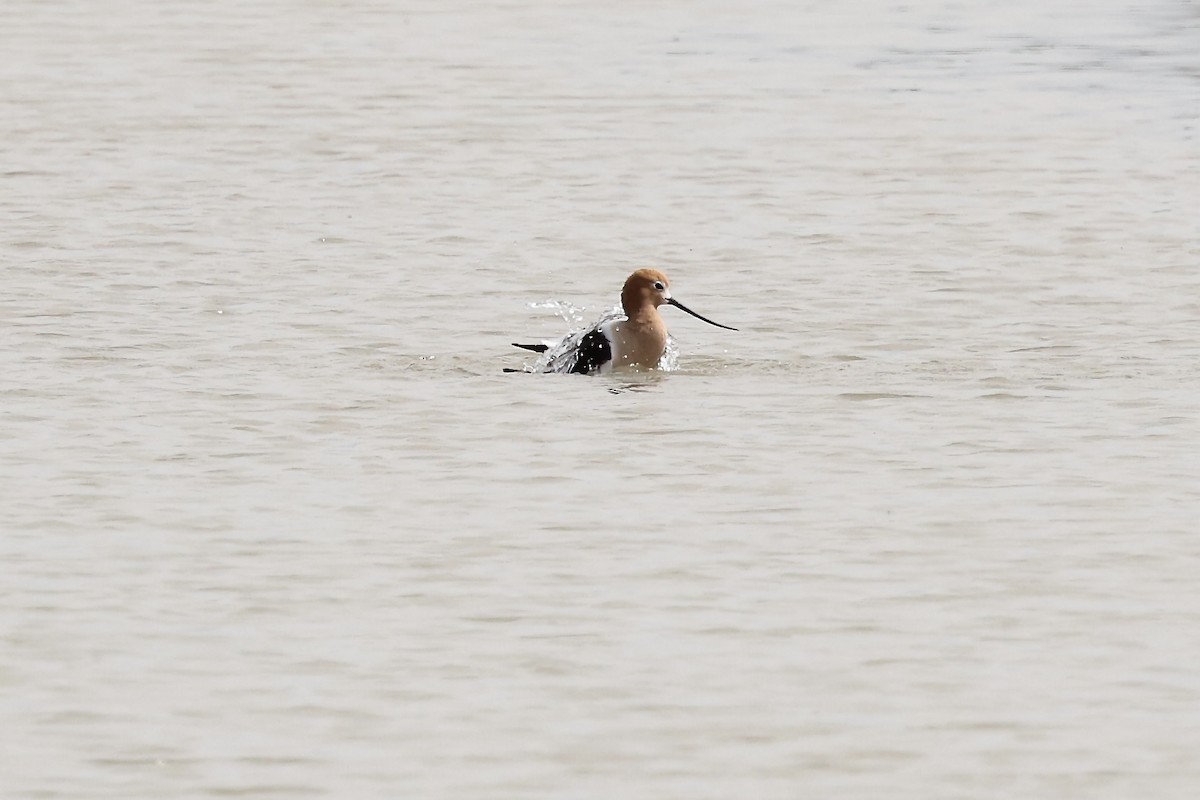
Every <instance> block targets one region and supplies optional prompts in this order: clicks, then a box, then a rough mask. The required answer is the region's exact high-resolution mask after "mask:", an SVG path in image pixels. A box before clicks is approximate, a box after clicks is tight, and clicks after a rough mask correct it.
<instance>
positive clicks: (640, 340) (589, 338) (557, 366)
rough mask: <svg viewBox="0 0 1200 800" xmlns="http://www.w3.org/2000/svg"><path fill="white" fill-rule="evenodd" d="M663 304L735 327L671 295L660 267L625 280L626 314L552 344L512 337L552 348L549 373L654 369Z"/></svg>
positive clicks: (663, 329)
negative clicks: (708, 315) (706, 314)
mask: <svg viewBox="0 0 1200 800" xmlns="http://www.w3.org/2000/svg"><path fill="white" fill-rule="evenodd" d="M661 305H671V306H675V307H676V308H678V309H680V310H681V311H685V312H687V313H688V314H691V315H692V316H693V317H695V318H696V319H699V320H703V321H704V322H707V323H708V324H709V325H715V326H717V327H718V328H724V329H725V330H728V331H736V330H737V328H731V327H729V326H728V325H722V324H721V323H719V322H713V321H712V320H711V319H708V318H707V317H702V316H700V315H699V314H697V313H696V312H695V311H692V310H691V309H690V308H688V307H687V306H685V305H684V304H683V303H681V302H679V301H678V300H676V299H675V298H674V297H672V296H671V282H670V281H668V280H667V276H666V275H664V274H662V273H661V272H659V271H658V270H656V269H639V270H637V271H635V272H634V273H633V274H632V275H630V276H629V277H628V278H627V279H626V280H625V285H624V286H623V287H622V288H621V308H622V310H623V311H624V312H625V313H624V314H620V313H612V314H608V315H605V316H604V317H602V318H601V319H600V320H599V321H598V322H597V323H596V324H595V325H593V326H592V327H591V328H588V329H586V330H584V331H578V332H576V333H574V334H571V335H569V336H567V337H566V338H565V339H563V340H562V341H561V342H559V343H558V344H557V345H555V346H554V347H553V349H552V348H551V346H550V345H548V344H518V343H517V342H513V346H514V347H520V348H522V349H524V350H532V351H533V352H535V353H545V352H546V351H548V350H550V351H551V352H550V355H549V356H548V357H547V363H546V367H545V369H544V371H545V372H572V373H580V374H583V375H590V374H593V373H597V372H598V373H607V372H609V371H611V370H613V369H621V368H630V367H641V368H643V369H653V368H655V367H657V366H658V364H659V361H661V360H662V357H663V353H664V352H665V351H666V349H667V326H666V324H665V323H664V322H663V319H662V317H661V316H660V315H659V313H658V307H659V306H661ZM505 371H506V372H522V371H524V370H516V369H509V370H505Z"/></svg>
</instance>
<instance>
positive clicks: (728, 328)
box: [667, 297, 737, 331]
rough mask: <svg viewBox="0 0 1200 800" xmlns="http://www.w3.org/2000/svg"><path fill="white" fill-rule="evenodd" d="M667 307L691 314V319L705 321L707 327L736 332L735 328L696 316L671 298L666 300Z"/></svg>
mask: <svg viewBox="0 0 1200 800" xmlns="http://www.w3.org/2000/svg"><path fill="white" fill-rule="evenodd" d="M667 305H672V306H675V307H676V308H678V309H679V310H680V311H686V312H687V313H689V314H691V315H692V316H693V317H695V318H696V319H699V320H704V321H705V322H707V323H708V324H709V325H716V326H717V327H718V328H724V329H725V330H727V331H736V330H737V328H731V327H729V326H728V325H722V324H721V323H719V322H713V321H712V320H711V319H709V318H708V317H702V316H700V315H699V314H697V313H696V312H695V311H692V310H691V309H690V308H688V307H687V306H685V305H684V304H683V303H681V302H679V301H678V300H676V299H675V298H674V297H672V298H671V299H670V300H668V301H667Z"/></svg>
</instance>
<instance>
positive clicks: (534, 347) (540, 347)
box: [512, 342, 550, 353]
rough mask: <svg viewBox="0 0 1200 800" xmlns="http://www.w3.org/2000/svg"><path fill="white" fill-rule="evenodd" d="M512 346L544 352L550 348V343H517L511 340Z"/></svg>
mask: <svg viewBox="0 0 1200 800" xmlns="http://www.w3.org/2000/svg"><path fill="white" fill-rule="evenodd" d="M512 346H513V347H519V348H521V349H522V350H532V351H533V352H535V353H544V352H546V351H547V350H549V349H550V345H546V344H518V343H516V342H513V343H512Z"/></svg>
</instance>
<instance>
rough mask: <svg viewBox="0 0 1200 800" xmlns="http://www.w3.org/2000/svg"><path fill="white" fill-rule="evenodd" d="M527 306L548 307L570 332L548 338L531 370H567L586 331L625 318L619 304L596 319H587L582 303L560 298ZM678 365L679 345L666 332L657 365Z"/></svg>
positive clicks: (667, 368)
mask: <svg viewBox="0 0 1200 800" xmlns="http://www.w3.org/2000/svg"><path fill="white" fill-rule="evenodd" d="M529 308H534V309H548V310H550V311H553V312H554V313H555V314H557V315H558V316H559V317H560V318H561V319H562V320H563V321H564V322H566V323H567V324H568V325H570V326H571V332H570V333H568V334H567V335H566V336H564V337H563V338H562V340H561V341H558V342H553V341H549V340H547V341H546V342H545V344H547V345H549V348H550V349H549V350H547V351H546V352H545V353H543V354H542V355H541V356H539V357H538V359H537V361H535V362H534V363H533V365H532V366H531V367H530V371H532V372H560V373H566V372H570V371H571V370H572V369H574V368H575V363H576V360H577V357H578V355H579V345H580V343H581V342H582V341H583V337H584V336H586V335H587V334H588V332H589V331H592V330H595V329H596V328H598V327H600V326H601V325H605V324H607V323H609V322H613V321H616V320H623V319H625V312H624V310H623V309H622V308H621V306H619V305H615V306H613V307H612V308H610V309H608V310H607V311H605V312H604V313H603V314H601V315H600V317H599V319H595V320H592V321H590V322H586V321H585V320H587V318H586V317H585V316H584V311H585V309H584V308H583V307H582V306H576V305H573V304H571V303H568V302H565V301H562V300H545V301H542V302H540V303H530V304H529ZM678 368H679V345H678V343H676V341H675V339H674V337H672V336H670V335H668V336H667V346H666V349H665V350H663V354H662V358H660V359H659V361H658V369H660V370H662V371H663V372H672V371H674V370H676V369H678Z"/></svg>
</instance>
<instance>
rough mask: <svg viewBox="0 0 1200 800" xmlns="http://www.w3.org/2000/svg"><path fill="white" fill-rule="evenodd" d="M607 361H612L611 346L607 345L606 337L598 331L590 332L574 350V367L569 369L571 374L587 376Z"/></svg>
mask: <svg viewBox="0 0 1200 800" xmlns="http://www.w3.org/2000/svg"><path fill="white" fill-rule="evenodd" d="M609 361H612V346H611V345H610V344H609V343H608V337H606V336H605V335H604V334H603V333H601V332H600V330H599V329H594V330H590V331H588V333H587V335H586V336H584V337H583V340H582V341H580V342H579V347H578V348H576V350H575V365H574V366H573V367H571V372H573V373H576V374H579V375H588V374H591V373H592V372H595V371H596V370H598V369H600V366H601V365H602V364H607V363H608V362H609Z"/></svg>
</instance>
